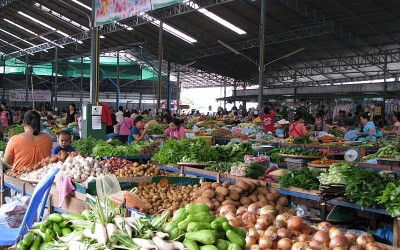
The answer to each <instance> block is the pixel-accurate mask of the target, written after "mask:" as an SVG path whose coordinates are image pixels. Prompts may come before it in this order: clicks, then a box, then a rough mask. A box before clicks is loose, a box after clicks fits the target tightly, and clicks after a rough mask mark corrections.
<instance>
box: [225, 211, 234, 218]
mask: <svg viewBox="0 0 400 250" xmlns="http://www.w3.org/2000/svg"><path fill="white" fill-rule="evenodd" d="M225 218H227V219H228V220H231V219H236V214H235V213H234V212H232V211H229V212H227V213H226V214H225Z"/></svg>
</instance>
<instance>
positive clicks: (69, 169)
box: [19, 154, 109, 182]
mask: <svg viewBox="0 0 400 250" xmlns="http://www.w3.org/2000/svg"><path fill="white" fill-rule="evenodd" d="M54 168H60V172H59V173H58V174H59V175H67V176H68V177H70V178H71V180H72V181H74V182H84V181H86V180H87V178H89V177H90V176H92V177H98V176H99V175H100V174H107V173H108V172H109V171H108V168H107V167H106V166H104V165H103V164H102V163H100V162H99V161H97V160H95V159H93V158H92V157H83V156H81V155H72V154H70V156H68V157H67V158H66V159H65V161H64V162H63V161H58V162H53V163H49V164H48V165H45V166H43V167H42V168H40V169H37V170H34V171H32V172H29V173H25V174H22V175H21V176H20V177H19V178H20V179H21V180H27V181H40V180H41V179H43V177H44V176H45V175H46V174H47V173H48V172H49V171H50V170H51V169H54Z"/></svg>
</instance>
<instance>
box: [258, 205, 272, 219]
mask: <svg viewBox="0 0 400 250" xmlns="http://www.w3.org/2000/svg"><path fill="white" fill-rule="evenodd" d="M259 212H260V215H264V214H272V215H273V216H275V215H276V209H275V208H274V207H273V206H271V205H265V206H263V207H262V208H260V211H259Z"/></svg>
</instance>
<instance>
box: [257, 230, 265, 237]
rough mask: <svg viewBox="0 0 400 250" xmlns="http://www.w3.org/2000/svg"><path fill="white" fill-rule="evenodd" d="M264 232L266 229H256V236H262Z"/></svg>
mask: <svg viewBox="0 0 400 250" xmlns="http://www.w3.org/2000/svg"><path fill="white" fill-rule="evenodd" d="M265 232H266V231H264V230H257V233H258V238H260V237H262V236H264V235H265Z"/></svg>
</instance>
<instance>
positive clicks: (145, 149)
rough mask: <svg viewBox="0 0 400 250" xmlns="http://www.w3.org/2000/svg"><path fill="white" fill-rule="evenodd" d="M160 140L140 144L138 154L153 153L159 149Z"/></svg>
mask: <svg viewBox="0 0 400 250" xmlns="http://www.w3.org/2000/svg"><path fill="white" fill-rule="evenodd" d="M160 145H161V143H160V141H158V140H156V141H152V142H150V143H148V144H147V143H144V144H142V145H141V146H140V152H139V154H140V155H154V154H155V153H157V152H158V150H159V149H160Z"/></svg>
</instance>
